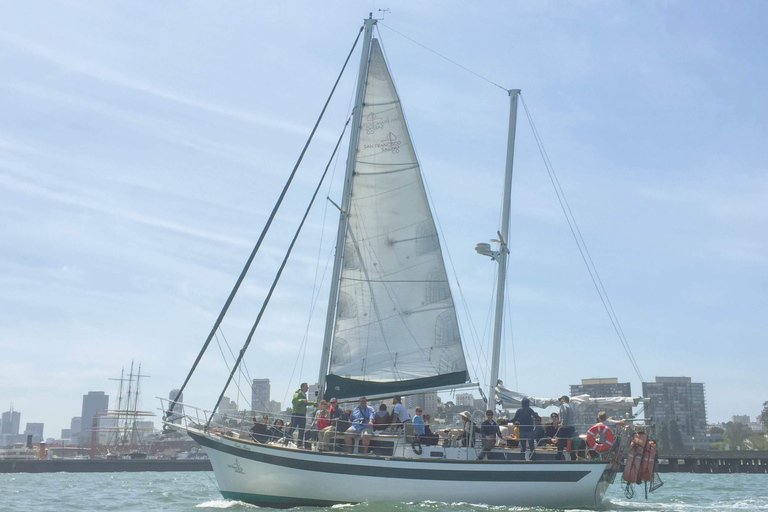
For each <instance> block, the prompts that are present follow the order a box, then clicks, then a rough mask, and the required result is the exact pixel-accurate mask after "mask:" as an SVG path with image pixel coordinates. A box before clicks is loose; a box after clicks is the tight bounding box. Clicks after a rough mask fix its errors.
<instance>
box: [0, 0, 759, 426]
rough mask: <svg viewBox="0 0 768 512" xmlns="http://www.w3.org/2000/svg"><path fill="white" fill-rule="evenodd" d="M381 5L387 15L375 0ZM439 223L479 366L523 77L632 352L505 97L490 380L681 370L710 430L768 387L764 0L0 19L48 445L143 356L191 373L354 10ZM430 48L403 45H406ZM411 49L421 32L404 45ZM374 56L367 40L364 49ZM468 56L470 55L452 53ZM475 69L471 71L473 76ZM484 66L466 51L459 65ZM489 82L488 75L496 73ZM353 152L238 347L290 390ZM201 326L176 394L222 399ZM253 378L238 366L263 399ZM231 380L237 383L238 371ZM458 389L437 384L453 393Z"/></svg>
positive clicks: (2, 249) (144, 10) (331, 121)
mask: <svg viewBox="0 0 768 512" xmlns="http://www.w3.org/2000/svg"><path fill="white" fill-rule="evenodd" d="M379 9H389V11H388V12H381V11H379ZM369 11H372V12H373V13H374V16H375V17H377V18H382V17H383V19H382V20H381V21H380V22H379V26H378V31H377V34H376V35H377V37H379V36H380V37H381V40H382V43H383V47H384V50H385V54H386V56H387V58H388V60H389V64H390V68H391V71H392V74H393V76H394V79H395V83H396V86H397V87H398V92H399V94H400V97H401V100H402V104H403V109H404V112H405V115H406V118H407V121H408V123H409V126H410V129H411V135H412V138H413V141H414V145H415V147H416V149H417V152H418V156H419V159H420V162H421V165H422V171H423V174H424V177H425V180H426V183H427V186H428V188H429V193H430V197H431V199H432V207H433V211H434V212H435V214H436V217H437V220H438V222H439V225H440V237H441V244H442V245H443V249H444V251H445V254H446V260H447V261H449V262H450V264H449V269H448V272H449V275H451V279H452V288H453V293H454V299H455V301H456V304H457V310H459V311H460V318H459V321H460V323H461V325H462V332H463V338H464V342H465V351H466V354H467V358H468V362H469V367H470V373H471V376H472V378H473V379H475V380H477V381H479V382H480V383H481V384H482V385H483V386H487V382H488V367H489V362H488V359H487V353H488V347H489V346H490V340H489V337H490V334H489V333H490V326H489V308H490V297H491V293H492V291H493V288H494V264H493V263H492V262H491V261H490V260H488V259H487V258H485V257H482V256H479V255H477V254H476V253H475V251H474V245H475V244H476V243H478V242H487V241H488V240H490V239H491V238H495V236H496V235H495V234H496V232H497V230H498V229H499V225H500V221H499V218H500V211H501V207H500V202H501V189H502V184H503V170H504V160H505V155H506V139H507V122H508V108H509V100H508V95H507V92H506V91H505V89H513V88H519V89H521V90H522V95H523V99H524V101H525V104H526V105H527V107H528V110H529V112H530V115H531V117H532V119H533V122H534V123H535V127H536V129H537V130H538V133H539V135H540V136H541V138H542V140H543V143H544V147H545V149H546V154H547V156H548V157H549V160H550V161H551V163H552V167H553V168H554V170H555V172H556V174H557V178H558V180H559V183H560V185H561V186H562V189H563V190H564V192H565V195H566V198H567V200H568V204H569V205H570V208H571V210H572V212H573V214H574V216H575V219H576V221H577V222H578V226H579V229H580V231H581V234H582V235H583V237H584V239H585V241H586V243H587V247H588V249H589V252H590V255H591V258H592V260H593V261H594V263H595V266H596V268H597V270H598V272H599V276H600V279H601V282H602V283H603V285H604V287H605V289H606V290H607V292H608V296H609V298H610V301H611V305H612V307H613V309H614V311H615V313H616V316H617V318H618V319H619V321H620V325H621V329H622V331H623V333H624V335H625V337H626V340H627V341H628V343H629V346H630V347H631V351H632V353H633V354H634V358H635V360H636V362H637V366H638V368H639V370H640V374H638V373H637V372H635V370H634V369H633V366H632V364H631V363H630V361H629V358H628V357H627V355H626V353H625V350H624V348H623V347H622V345H621V343H620V341H619V339H618V337H617V335H616V332H615V331H614V327H613V326H612V324H611V321H610V320H609V317H608V315H607V314H606V312H605V310H604V307H603V305H602V303H601V301H600V298H599V296H598V295H597V293H596V292H595V289H594V286H593V283H592V281H591V279H590V276H589V274H588V273H587V271H586V269H585V266H584V263H583V261H582V259H581V256H580V254H579V251H578V249H577V246H576V244H575V243H574V240H573V236H572V234H571V231H570V230H569V228H568V224H567V222H566V220H565V217H564V216H563V213H562V211H561V208H560V204H559V203H558V200H557V196H556V195H555V193H554V191H553V187H552V184H551V182H550V178H549V176H548V174H547V171H546V168H545V166H544V164H543V163H542V158H541V156H540V153H539V149H538V147H537V146H536V143H535V140H534V137H533V135H532V129H531V126H530V124H529V121H528V118H527V116H526V115H525V113H524V112H523V111H522V110H521V111H520V113H519V116H518V124H517V134H518V135H517V141H516V147H515V157H516V160H515V169H514V173H515V174H514V182H513V193H512V220H511V224H510V249H511V254H510V258H511V260H510V270H509V281H508V303H507V309H508V315H507V324H506V327H505V343H504V349H503V359H502V365H501V366H502V379H503V380H504V383H505V384H506V385H507V386H508V387H510V388H513V389H517V390H519V391H522V392H525V393H529V394H532V395H535V396H559V395H561V394H566V393H568V391H569V385H571V384H578V383H579V382H580V380H581V379H583V378H598V377H601V378H608V377H615V378H618V379H619V381H620V382H630V383H631V385H632V391H633V394H635V395H638V394H640V393H641V391H642V390H641V384H640V383H641V377H642V379H643V380H645V381H652V380H653V378H654V377H656V376H687V377H691V378H692V379H693V381H694V382H703V383H704V384H705V389H706V396H707V418H708V421H709V422H718V421H728V420H729V419H730V417H731V416H732V415H735V414H748V415H750V416H752V417H754V416H756V415H757V414H758V413H759V412H760V411H761V409H762V404H763V402H764V401H766V400H768V389H767V388H766V384H765V377H764V375H765V364H766V362H767V358H766V348H765V346H766V335H767V333H768V316H767V315H766V313H765V312H766V310H768V300H767V298H766V297H767V296H768V294H767V293H766V292H767V291H768V257H767V256H766V255H767V254H768V207H766V202H767V201H766V200H767V199H768V175H767V174H766V168H767V167H768V154H766V152H765V144H766V142H765V141H766V140H768V100H766V96H765V91H766V89H767V87H766V86H767V85H768V66H766V63H765V57H764V56H765V55H766V54H768V36H766V33H765V29H764V27H765V26H766V24H767V23H768V5H767V4H765V2H759V1H754V2H750V1H738V2H698V1H679V2H651V1H647V2H614V1H583V2H549V1H541V2H519V1H510V2H473V3H467V2H454V1H449V2H430V1H425V2H405V1H392V2H389V3H371V2H352V1H337V2H328V3H318V2H308V1H294V2H265V1H231V2H225V3H219V2H178V1H171V2H162V3H158V2H148V1H141V0H140V1H134V0H132V1H114V2H78V1H59V2H54V1H33V2H7V3H4V4H3V7H2V13H3V14H2V16H0V113H2V115H0V327H2V328H1V329H0V354H1V355H0V408H1V409H2V410H7V408H8V406H9V405H10V404H13V407H14V409H15V410H17V411H20V412H21V414H22V415H21V422H22V428H23V424H24V423H26V422H44V423H45V435H46V437H58V436H59V433H60V429H62V428H68V427H69V421H70V418H71V417H73V416H79V415H80V411H81V403H82V395H84V394H86V393H87V392H88V391H95V390H103V391H105V392H107V393H108V394H109V395H110V396H111V397H112V398H113V399H114V397H115V395H116V393H117V384H116V383H115V381H111V380H109V379H110V378H116V377H118V376H119V374H120V371H121V369H122V368H123V367H126V368H127V367H128V366H130V364H131V361H135V362H136V364H137V365H138V364H139V363H140V364H141V365H142V373H143V374H145V375H148V376H149V377H148V378H146V379H143V380H142V393H143V406H144V408H146V409H152V410H155V409H157V407H158V406H159V403H158V401H157V400H156V399H155V397H157V396H163V397H166V396H167V394H168V391H169V390H170V389H172V388H176V387H179V386H180V384H181V383H182V381H183V379H184V377H185V376H186V374H187V372H188V370H189V368H190V366H191V364H192V362H193V361H194V358H195V357H196V356H197V354H198V352H199V350H200V348H201V346H202V344H203V342H204V341H205V338H206V336H207V334H208V332H209V331H210V329H211V326H212V325H213V322H214V320H215V319H216V317H217V316H218V313H219V311H220V310H221V307H222V305H223V304H224V301H225V300H226V297H227V295H228V294H229V291H230V290H231V288H232V286H233V284H234V282H235V280H236V278H237V276H238V274H239V273H240V271H241V269H242V267H243V265H244V263H245V261H246V259H247V257H248V255H249V254H250V251H251V250H252V247H253V245H254V244H255V242H256V240H257V239H258V237H259V234H260V233H261V229H262V227H263V225H264V223H265V221H266V219H267V217H268V215H269V213H270V211H271V209H272V206H273V204H274V202H275V200H276V199H277V196H278V194H279V193H280V190H281V189H282V187H283V185H284V183H285V180H286V179H287V176H288V174H289V173H290V171H291V169H292V168H293V166H294V164H295V162H296V160H297V158H298V156H299V153H300V151H301V149H302V147H303V145H304V143H305V141H306V139H307V137H308V135H309V133H310V131H311V129H312V127H313V125H314V123H315V121H316V119H317V117H318V115H319V113H320V110H321V108H322V106H323V104H324V102H325V99H326V98H327V96H328V94H329V92H330V90H331V87H332V85H333V82H334V80H335V79H336V77H337V75H338V73H339V72H340V70H341V67H342V64H343V62H344V59H345V58H346V56H347V54H348V52H349V50H350V49H351V47H352V43H353V42H354V39H355V37H356V35H357V32H358V29H359V27H360V26H361V25H362V20H363V18H365V17H367V16H368V12H369ZM414 41H415V42H414ZM417 43H418V44H417ZM358 50H359V48H358ZM358 59H359V53H358V51H356V52H355V54H354V56H353V57H352V59H351V65H350V68H351V70H350V71H348V72H347V73H346V74H345V76H344V77H343V79H342V82H341V84H340V86H339V89H338V91H337V93H336V95H335V96H334V99H333V100H332V102H331V105H330V106H329V109H328V111H327V113H326V115H325V118H324V120H323V123H322V124H321V126H320V128H319V129H318V132H317V134H316V136H315V142H314V143H313V145H312V146H311V147H310V149H309V151H308V152H307V155H306V156H305V158H304V162H303V164H302V167H301V168H300V170H299V173H298V175H297V178H296V181H295V184H294V186H293V187H292V189H291V191H290V192H289V194H288V196H287V198H286V202H285V203H284V206H283V209H281V211H280V213H279V214H278V216H277V217H276V219H275V223H274V228H273V230H272V231H271V232H270V234H269V235H268V237H267V239H266V241H265V244H264V247H263V249H262V250H261V251H260V253H259V255H258V257H257V258H256V260H255V262H254V265H253V267H252V270H251V272H250V274H249V277H248V279H247V280H246V282H245V283H244V285H243V288H242V290H241V293H240V294H239V295H238V298H237V299H236V301H235V303H234V304H233V306H232V309H231V312H230V315H228V317H227V319H226V320H225V322H224V323H223V325H222V331H223V333H224V335H225V336H226V340H227V342H228V343H229V344H230V346H231V350H232V352H234V353H237V351H238V350H239V348H240V346H241V345H242V343H243V342H244V341H245V337H246V336H247V333H248V331H249V330H250V327H251V325H252V323H253V322H254V320H255V318H256V315H257V313H258V311H259V308H260V307H261V303H262V301H263V298H264V296H265V293H266V291H267V289H268V287H269V285H270V283H271V280H272V277H273V276H274V273H275V271H276V269H277V266H278V265H279V263H280V260H281V259H282V256H283V253H284V251H285V249H286V247H287V244H288V243H289V241H290V237H291V236H292V234H293V231H294V230H295V228H296V226H297V223H298V221H299V220H300V218H301V215H302V214H303V212H304V208H305V207H306V204H307V201H308V199H309V197H310V196H311V194H312V191H313V190H314V187H315V186H316V183H317V180H318V178H319V176H320V174H321V173H322V170H323V169H324V168H325V166H326V165H327V163H328V161H329V158H330V156H331V152H332V149H333V145H334V143H335V141H336V139H337V138H338V137H339V134H340V133H341V129H342V127H343V125H344V122H345V120H346V118H347V116H348V115H349V111H350V104H351V102H352V96H353V89H354V81H355V72H356V66H357V62H358ZM457 64H458V65H457ZM462 66H463V67H462ZM467 70H470V71H471V72H468V71H467ZM496 84H498V85H496ZM345 155H346V149H343V150H342V151H341V156H340V157H339V158H337V159H335V160H333V161H332V163H331V167H330V171H329V175H330V176H329V179H328V181H327V182H326V183H324V184H323V187H322V192H321V194H320V199H319V200H318V202H317V204H316V206H315V208H314V209H313V211H312V214H311V215H310V217H309V219H308V224H307V226H306V227H305V229H304V231H303V232H302V237H301V238H300V241H299V243H298V245H297V247H296V249H295V251H294V254H293V256H292V259H291V260H290V262H289V264H288V266H287V268H286V271H285V272H284V277H283V278H282V280H281V283H280V286H279V287H278V290H277V292H276V293H275V296H274V297H273V299H272V302H271V303H270V307H269V308H268V310H267V313H266V314H265V316H264V319H263V321H262V324H261V326H260V329H259V331H257V334H256V336H255V337H254V340H253V342H252V344H251V347H250V348H249V352H248V354H247V356H246V366H247V369H248V374H247V376H250V377H251V378H269V379H270V380H271V383H272V398H273V399H274V400H278V401H281V402H283V403H285V402H286V398H288V399H289V397H290V394H292V392H293V391H294V390H295V389H296V388H297V387H298V384H299V383H301V382H303V381H308V382H310V383H311V382H316V381H317V378H318V369H319V362H318V358H319V351H320V345H321V343H322V333H323V325H324V319H325V310H326V307H327V304H326V303H327V294H328V292H327V287H328V277H327V273H329V272H330V267H329V261H330V257H331V255H332V250H333V237H334V236H335V231H336V224H337V222H338V213H337V211H336V210H335V208H334V207H333V205H332V204H330V202H329V201H327V200H326V197H328V198H330V199H331V200H334V201H335V202H337V203H339V202H340V193H341V192H340V180H341V177H342V175H343V172H344V165H345V163H344V159H345ZM219 341H220V342H221V343H222V345H221V346H222V348H221V350H220V349H219V347H218V346H217V345H216V343H215V342H214V343H213V344H212V346H211V347H210V349H209V351H208V352H207V353H206V355H205V356H204V358H203V360H202V362H201V365H200V367H199V368H198V370H197V372H196V373H195V375H194V376H193V377H192V380H191V381H190V385H189V387H188V389H187V391H186V392H185V397H184V400H185V402H186V403H189V404H192V405H196V406H199V407H202V408H208V409H210V408H211V407H212V406H213V404H214V402H215V399H216V397H217V396H218V394H219V393H220V392H221V386H222V385H223V384H224V380H225V378H226V375H227V373H228V372H227V368H226V364H231V356H230V357H229V361H228V362H227V363H225V361H224V359H223V358H222V356H221V352H224V353H226V354H228V349H227V348H226V346H225V345H223V338H222V339H220V340H219ZM247 376H241V377H239V379H238V380H237V381H236V382H238V383H239V385H240V386H241V388H242V389H243V390H244V392H245V394H246V395H247V398H248V399H250V393H248V391H247ZM227 396H229V397H231V398H233V399H236V400H238V401H239V403H240V405H241V406H245V405H246V402H245V401H244V400H243V398H242V397H240V396H239V393H238V391H237V389H236V388H235V387H231V388H230V389H229V390H228V391H227ZM448 399H450V397H448Z"/></svg>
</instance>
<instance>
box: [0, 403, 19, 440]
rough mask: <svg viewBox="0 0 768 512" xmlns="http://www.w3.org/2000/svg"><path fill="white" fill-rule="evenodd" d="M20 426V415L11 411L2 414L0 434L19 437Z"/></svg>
mask: <svg viewBox="0 0 768 512" xmlns="http://www.w3.org/2000/svg"><path fill="white" fill-rule="evenodd" d="M20 425H21V413H20V412H18V411H14V410H13V405H11V410H10V411H6V412H4V413H3V423H2V427H0V434H10V435H12V436H17V435H19V426H20Z"/></svg>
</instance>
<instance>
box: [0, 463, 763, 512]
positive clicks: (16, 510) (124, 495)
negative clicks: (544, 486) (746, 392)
mask: <svg viewBox="0 0 768 512" xmlns="http://www.w3.org/2000/svg"><path fill="white" fill-rule="evenodd" d="M662 478H663V480H664V486H663V487H661V488H660V489H659V490H657V491H656V492H654V493H653V494H650V495H649V497H648V500H646V499H645V498H644V493H643V490H642V489H641V488H636V491H637V495H636V496H635V498H633V499H627V498H626V496H625V495H624V490H623V488H622V486H621V485H619V484H618V483H616V484H614V485H612V486H611V487H610V488H609V489H608V494H607V496H606V500H605V502H604V505H603V507H602V510H621V511H634V512H643V511H654V512H656V511H663V512H668V511H670V512H671V511H675V512H676V511H681V512H682V511H707V512H710V511H719V510H723V511H725V510H728V511H733V510H735V511H738V512H749V511H756V510H762V511H768V475H765V474H763V475H744V474H739V475H698V474H688V473H678V474H663V475H662ZM618 480H619V479H617V481H618ZM257 509H259V507H256V506H253V505H248V504H246V503H241V502H237V501H229V500H225V499H223V498H222V497H221V495H220V494H219V493H218V490H217V488H216V484H215V482H214V480H213V473H204V472H194V473H181V472H179V473H172V472H171V473H49V474H25V473H15V474H2V475H0V511H3V512H5V511H13V512H28V511H47V510H50V511H81V510H87V511H91V510H93V511H96V510H98V511H103V510H104V511H106V510H120V511H158V512H160V511H162V512H180V511H190V512H205V511H216V510H226V511H230V512H236V511H252V510H257ZM340 509H344V510H343V511H341V510H340ZM326 510H338V512H486V511H494V512H498V511H500V512H507V511H509V512H517V511H536V512H546V510H547V509H543V508H533V509H532V508H518V507H489V506H483V505H471V504H466V503H436V502H425V503H362V504H359V505H339V506H336V507H331V509H320V508H306V507H304V508H301V509H294V511H302V512H303V511H306V512H323V511H326ZM574 510H575V509H574Z"/></svg>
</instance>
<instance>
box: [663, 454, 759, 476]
mask: <svg viewBox="0 0 768 512" xmlns="http://www.w3.org/2000/svg"><path fill="white" fill-rule="evenodd" d="M659 472H660V473H768V452H758V451H729V452H714V451H708V452H695V453H694V452H691V453H684V454H671V455H667V454H664V455H659Z"/></svg>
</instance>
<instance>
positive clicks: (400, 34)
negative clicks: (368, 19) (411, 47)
mask: <svg viewBox="0 0 768 512" xmlns="http://www.w3.org/2000/svg"><path fill="white" fill-rule="evenodd" d="M377 25H381V26H383V27H386V28H388V29H389V30H391V31H392V32H394V33H395V34H397V35H399V36H401V37H404V38H405V39H407V40H409V41H410V42H412V43H414V44H416V45H418V46H421V47H422V48H424V49H425V50H427V51H428V52H432V53H434V54H435V55H437V56H438V57H440V58H441V59H445V60H447V61H448V62H450V63H451V64H453V65H455V66H458V67H460V68H461V69H463V70H464V71H467V72H468V73H471V74H473V75H475V76H476V77H478V78H480V79H481V80H485V81H486V82H488V83H489V84H492V85H495V86H496V87H498V88H499V89H501V90H503V91H504V92H509V91H508V89H507V88H506V87H502V86H500V85H499V84H497V83H496V82H494V81H493V80H489V79H488V78H485V77H484V76H483V75H480V74H478V73H475V72H474V71H472V70H471V69H469V68H468V67H466V66H462V65H461V64H459V63H458V62H456V61H455V60H451V59H449V58H448V57H446V56H445V55H442V54H440V53H437V52H436V51H435V50H433V49H432V48H429V47H428V46H424V45H423V44H421V43H420V42H418V41H416V40H414V39H411V38H410V37H408V36H406V35H405V34H403V33H400V32H398V31H397V30H395V29H393V28H392V27H390V26H389V25H385V24H384V23H381V22H379V23H377Z"/></svg>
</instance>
